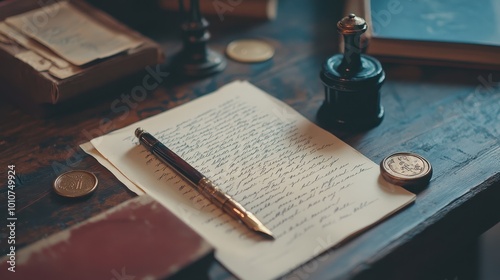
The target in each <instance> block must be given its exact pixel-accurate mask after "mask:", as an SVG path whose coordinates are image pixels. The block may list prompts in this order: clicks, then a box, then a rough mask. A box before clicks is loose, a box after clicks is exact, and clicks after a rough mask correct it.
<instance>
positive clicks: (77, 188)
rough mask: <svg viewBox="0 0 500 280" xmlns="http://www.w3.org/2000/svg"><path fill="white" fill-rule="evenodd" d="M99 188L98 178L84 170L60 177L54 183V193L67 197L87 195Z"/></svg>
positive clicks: (67, 173) (70, 172)
mask: <svg viewBox="0 0 500 280" xmlns="http://www.w3.org/2000/svg"><path fill="white" fill-rule="evenodd" d="M96 187H97V177H96V176H95V175H94V174H92V173H90V172H88V171H84V170H73V171H69V172H66V173H63V174H61V175H59V176H58V177H57V178H56V180H55V181H54V191H55V192H56V193H57V194H59V195H62V196H65V197H80V196H84V195H87V194H89V193H91V192H93V191H94V190H95V188H96Z"/></svg>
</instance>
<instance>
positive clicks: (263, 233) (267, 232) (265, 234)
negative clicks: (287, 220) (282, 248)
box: [255, 226, 274, 240]
mask: <svg viewBox="0 0 500 280" xmlns="http://www.w3.org/2000/svg"><path fill="white" fill-rule="evenodd" d="M255 232H257V233H258V234H259V235H260V236H262V237H264V238H265V239H269V240H274V236H273V233H272V232H271V231H270V230H269V229H268V228H266V227H264V226H263V227H260V228H259V229H255Z"/></svg>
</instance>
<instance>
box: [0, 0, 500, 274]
mask: <svg viewBox="0 0 500 280" xmlns="http://www.w3.org/2000/svg"><path fill="white" fill-rule="evenodd" d="M111 2H113V1H111ZM95 4H96V5H98V3H95ZM101 5H102V8H104V9H106V10H109V11H110V12H112V13H114V14H116V16H117V17H118V18H119V19H121V20H123V21H125V23H126V24H128V25H130V26H132V27H133V28H136V29H138V31H140V32H142V33H143V34H145V35H147V36H150V37H152V38H153V39H155V40H157V41H158V42H159V43H160V44H161V45H162V47H163V48H164V50H165V54H166V56H167V58H170V57H171V56H172V55H174V54H175V53H176V52H177V51H178V50H179V48H180V40H178V39H177V33H176V32H177V31H176V28H175V26H176V17H175V15H173V14H169V13H165V12H161V11H159V10H156V9H154V7H148V6H149V5H148V6H144V7H143V9H142V10H141V9H137V8H136V9H135V10H134V9H130V10H126V9H125V10H124V9H114V7H116V6H113V5H109V4H106V3H102V4H101ZM98 6H99V5H98ZM129 6H130V7H129ZM126 7H128V8H134V7H136V6H131V5H130V4H129V5H128V6H126ZM235 8H237V7H235ZM145 15H147V16H145ZM342 15H343V12H342V2H341V1H319V0H318V1H306V0H300V1H280V3H279V8H278V17H277V19H276V20H275V21H270V22H255V23H252V22H243V21H237V20H234V19H229V18H228V19H227V20H224V21H222V22H221V21H219V20H218V19H217V18H215V19H212V20H211V32H212V39H211V43H210V45H211V47H212V48H214V49H215V50H218V51H220V52H223V51H224V47H225V46H226V45H227V44H228V43H229V42H231V41H232V40H235V39H241V38H262V39H265V40H268V41H269V42H270V43H271V44H272V45H273V46H274V47H275V48H276V54H275V56H274V58H273V59H272V60H270V61H267V62H264V63H258V64H241V63H237V62H234V61H231V60H229V61H228V66H227V68H226V70H225V71H224V72H223V73H221V74H218V75H216V76H212V77H209V78H206V79H201V80H184V79H180V78H178V77H175V76H174V75H172V76H169V77H167V78H165V79H164V81H163V82H162V83H161V85H158V86H157V87H155V88H154V89H152V90H148V95H147V97H145V98H144V100H141V101H137V100H134V99H133V98H131V96H132V93H133V91H134V88H135V87H137V86H141V85H142V79H143V78H144V76H145V75H147V72H144V73H140V74H138V75H137V77H135V78H132V79H128V80H126V81H122V82H121V83H120V84H118V85H113V86H112V87H111V88H108V89H107V90H106V91H103V92H100V93H99V94H98V95H97V96H96V97H94V98H93V99H92V100H86V101H85V102H79V103H77V104H76V106H75V104H73V105H72V106H68V109H65V110H60V109H58V110H59V111H60V112H58V113H57V114H56V115H54V116H50V117H43V118H39V117H35V116H33V115H31V114H30V112H25V111H23V110H21V109H18V108H16V107H14V106H13V105H12V104H11V103H6V102H2V103H1V104H0V119H1V123H0V162H1V163H2V164H1V165H0V168H3V169H4V170H5V171H2V172H0V173H1V174H2V175H1V176H0V178H1V181H0V201H1V202H2V203H0V205H2V206H3V205H5V203H4V201H6V200H7V189H6V180H5V177H6V175H5V174H6V166H7V165H8V164H15V165H16V170H17V173H18V177H17V181H16V183H17V187H16V196H17V207H16V214H17V217H18V227H17V233H16V234H17V235H16V242H17V243H16V245H17V246H19V247H23V246H26V245H27V244H29V243H32V242H34V241H36V240H38V239H41V238H43V237H46V236H48V235H50V234H52V233H55V232H58V231H60V230H62V229H65V228H67V227H69V226H71V225H73V224H75V223H77V222H80V221H83V220H85V219H87V218H89V217H91V216H93V215H96V214H98V213H100V212H102V211H104V210H106V209H109V208H110V207H112V206H114V205H117V204H118V203H120V202H122V201H125V200H127V199H130V198H131V197H133V196H134V194H132V193H131V192H129V191H127V189H126V187H125V186H123V185H122V184H121V183H120V182H119V181H118V180H117V179H115V178H114V177H113V176H112V174H111V173H110V172H109V171H107V170H106V169H105V168H103V167H102V166H100V165H99V164H98V163H97V162H96V161H95V160H94V159H93V158H91V157H89V156H87V155H86V154H84V153H83V152H82V151H81V150H80V149H79V148H78V145H79V144H81V143H83V142H86V141H88V140H90V139H91V138H94V137H96V136H99V135H102V134H105V133H107V132H109V131H111V130H114V129H117V128H121V127H124V126H126V125H129V124H132V123H134V122H136V121H138V120H140V119H143V118H146V117H149V116H152V115H155V114H158V113H160V112H163V111H165V110H168V109H170V108H173V107H176V106H179V105H181V104H184V103H186V102H189V101H190V100H192V99H194V98H196V97H199V96H203V95H205V94H207V93H209V92H212V91H214V90H216V89H217V88H218V87H220V86H222V85H224V84H226V83H228V82H231V81H233V80H237V79H245V80H249V81H250V82H252V83H253V84H255V85H256V86H258V87H260V88H261V89H263V90H264V91H266V92H268V93H269V94H271V95H274V96H276V97H277V98H279V99H281V100H283V101H285V102H286V103H288V104H290V105H291V106H292V107H293V108H294V109H296V110H297V111H299V112H300V113H301V114H303V115H304V116H306V117H307V118H309V119H310V120H313V121H315V117H316V112H317V110H318V108H319V106H320V105H321V103H322V102H323V100H324V92H323V86H322V84H321V81H320V80H319V71H320V69H321V64H322V63H323V62H324V61H325V60H326V58H328V57H329V56H331V55H333V54H334V53H336V52H338V47H337V46H338V36H337V33H336V26H335V24H336V22H337V20H338V19H340V18H341V16H342ZM1 67H3V66H1ZM384 69H385V71H386V74H387V78H386V83H385V84H384V86H383V87H382V104H383V106H384V107H385V112H386V114H385V118H384V120H383V121H382V124H381V125H380V126H378V127H376V128H374V129H372V130H369V131H365V132H361V133H350V132H342V131H332V133H334V134H335V135H337V136H338V137H340V138H341V139H343V140H344V141H346V142H347V143H348V144H350V145H352V146H353V147H354V148H356V149H357V150H359V151H360V152H361V153H363V154H364V155H366V156H367V157H368V158H370V159H371V160H373V161H374V162H376V163H378V162H380V161H381V160H382V159H383V158H384V157H385V156H387V155H388V154H390V153H394V152H398V151H411V152H416V153H418V154H421V155H422V156H424V157H426V158H427V159H428V160H429V161H430V162H431V164H432V165H433V168H434V175H433V178H432V180H431V182H430V184H429V186H428V187H427V188H424V189H420V190H413V191H415V192H418V196H417V200H416V202H415V203H414V204H412V205H411V206H410V207H408V208H406V209H405V210H403V211H401V212H400V213H398V214H397V215H394V216H392V217H391V218H389V219H387V220H385V221H384V222H382V223H380V224H378V225H376V226H374V227H372V228H371V229H369V230H368V231H366V232H363V233H361V234H360V235H358V236H357V237H355V238H353V239H352V240H350V241H349V242H346V243H345V244H343V245H341V246H338V247H337V248H332V249H329V250H328V251H326V252H325V253H324V254H322V255H321V256H319V257H318V258H315V259H313V260H311V261H310V262H308V263H307V264H304V265H303V266H302V267H299V268H297V269H295V270H294V271H292V272H291V273H290V274H289V275H287V276H285V277H284V278H285V279H349V278H359V279H419V278H422V275H427V274H426V273H430V274H432V273H433V271H434V269H435V268H436V266H439V264H440V263H441V261H442V260H443V259H446V258H448V257H449V256H450V254H454V248H455V249H456V248H459V247H461V246H462V245H464V244H468V243H469V242H470V241H471V240H473V239H474V238H475V237H477V236H478V235H479V234H480V233H482V232H483V231H485V230H486V229H488V228H489V227H491V226H492V225H494V224H495V223H497V222H498V221H499V220H500V203H498V201H500V175H499V173H500V145H499V144H500V140H499V139H500V137H499V136H500V84H499V81H500V73H499V72H490V71H487V70H484V71H481V70H470V69H460V68H445V67H425V66H418V67H417V66H411V65H403V64H386V65H384ZM127 96H128V98H129V99H128V100H129V101H130V102H129V103H126V98H127ZM67 169H84V170H88V171H91V172H94V173H95V174H96V176H97V177H98V179H99V185H98V188H97V190H96V192H95V193H93V194H92V195H91V196H89V197H86V198H83V199H80V200H71V199H66V198H62V197H59V196H57V195H56V194H55V193H53V192H52V190H51V185H52V182H53V181H54V179H55V178H56V177H57V175H59V174H61V173H62V172H64V171H65V170H67ZM1 212H2V213H5V212H6V211H4V209H2V210H1ZM3 215H5V214H2V215H0V217H3ZM2 220H3V221H5V218H2ZM7 234H8V233H7V232H6V229H5V227H1V230H0V238H1V240H5V237H6V236H7ZM323 244H325V242H323V241H322V240H318V244H317V245H318V247H320V248H322V247H321V246H324V245H323ZM7 248H8V247H7V244H6V243H5V242H2V243H0V252H2V253H5V252H7ZM316 249H317V248H311V250H316ZM324 249H328V248H324ZM210 277H211V278H214V279H226V278H228V277H230V274H229V273H228V272H227V271H226V270H225V269H224V268H223V267H221V266H220V265H219V264H217V263H214V265H213V268H212V271H211V274H210Z"/></svg>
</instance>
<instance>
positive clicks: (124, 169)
mask: <svg viewBox="0 0 500 280" xmlns="http://www.w3.org/2000/svg"><path fill="white" fill-rule="evenodd" d="M139 126H140V127H143V128H144V129H145V130H146V131H149V132H150V133H152V134H154V135H155V136H156V137H157V138H158V139H159V140H160V141H161V142H163V143H164V144H165V145H166V146H167V147H169V148H170V149H172V150H173V151H174V152H176V153H177V154H178V155H180V156H181V157H182V158H184V159H185V160H186V161H187V162H189V163H190V164H192V165H193V166H194V167H196V168H197V169H198V170H199V171H201V172H202V173H203V174H205V175H206V176H207V177H208V178H211V179H212V181H214V182H215V183H216V184H217V185H218V186H219V187H220V188H221V189H223V190H224V191H225V192H227V193H228V194H229V195H231V196H233V197H234V198H235V199H236V200H237V201H238V202H240V203H241V204H242V205H244V206H245V208H247V209H248V210H250V211H251V212H253V213H254V214H255V215H256V216H257V217H258V218H259V219H260V220H261V221H262V222H263V223H264V224H265V225H266V226H267V227H268V228H269V229H271V231H273V233H274V235H275V237H276V240H275V241H263V240H262V239H259V238H258V237H257V236H255V235H254V234H253V233H252V232H251V231H249V230H248V229H246V228H245V227H244V226H242V225H241V224H238V223H237V222H235V221H234V220H233V219H231V218H229V217H228V216H227V215H225V214H224V213H222V211H220V210H219V209H217V208H215V207H214V206H213V205H212V204H210V203H209V202H208V201H207V200H206V199H204V198H203V197H202V196H200V195H199V194H197V193H196V192H195V191H194V190H193V189H192V188H191V187H190V186H189V185H188V184H187V183H186V182H184V181H183V180H181V178H180V177H178V176H176V175H175V173H173V172H172V171H171V170H170V169H169V168H168V167H166V166H164V165H163V164H162V163H160V162H159V161H158V160H157V159H156V158H154V157H153V156H152V155H151V154H150V153H148V152H147V151H146V150H145V149H144V148H142V147H141V146H139V145H137V140H136V139H135V137H134V130H135V128H137V127H139ZM91 143H92V144H93V145H94V147H95V148H96V149H97V150H98V151H99V152H100V154H101V155H102V156H103V157H104V158H106V159H107V160H108V161H109V162H110V163H111V165H113V166H114V167H116V169H117V170H119V172H121V173H122V174H123V175H125V176H126V177H127V178H128V179H129V180H130V181H132V182H134V183H135V184H136V185H137V186H138V187H140V188H141V189H143V190H144V191H145V192H147V193H149V194H151V195H152V196H153V197H155V198H156V199H158V200H159V201H160V202H161V203H162V204H163V205H165V206H166V207H167V208H169V209H170V210H171V211H172V212H174V213H175V214H176V215H178V216H179V217H180V218H181V219H183V220H184V221H185V222H186V223H187V224H189V225H190V226H191V227H193V228H194V229H195V230H196V231H197V232H198V233H200V234H201V235H202V236H203V237H204V238H206V239H207V240H208V241H209V242H210V243H212V244H213V245H214V246H215V247H216V249H217V257H218V258H219V260H220V261H221V262H222V263H223V264H224V265H226V266H227V267H228V268H229V269H230V270H232V271H233V272H234V273H235V274H236V275H238V276H239V277H241V278H252V279H269V278H275V277H277V276H280V275H282V274H284V273H286V272H287V271H289V270H291V269H293V268H294V267H296V266H298V265H300V264H302V263H304V262H306V261H307V260H309V259H310V258H312V257H314V256H316V255H318V254H319V253H321V251H318V250H313V249H311V248H315V247H316V243H317V241H316V240H317V238H318V237H322V238H323V237H325V236H326V237H328V238H327V240H328V241H329V242H330V244H327V245H328V246H333V245H335V244H338V243H339V242H341V241H342V240H344V239H345V238H347V237H349V236H351V235H352V234H354V233H356V232H359V231H360V230H362V229H363V228H366V227H368V226H370V225H371V224H373V223H375V222H377V221H379V220H381V219H383V218H384V217H386V216H388V215H390V214H391V213H393V212H395V211H397V210H398V209H400V208H402V207H403V206H405V205H407V204H408V203H410V202H411V201H413V200H414V198H415V196H414V195H413V194H411V193H409V192H407V191H405V190H404V189H401V188H399V187H396V186H392V185H389V184H387V183H384V182H383V181H382V180H379V170H378V166H377V165H376V164H375V163H373V162H371V161H370V160H369V159H367V158H365V157H364V156H363V155H361V154H360V153H359V152H357V151H356V150H354V149H352V148H351V147H350V146H348V145H347V144H345V143H343V142H342V141H341V140H339V139H338V138H336V137H335V136H333V135H331V134H329V133H328V132H326V131H324V130H322V129H321V128H319V127H317V126H316V125H314V124H313V123H311V122H310V121H308V120H307V119H305V118H304V117H302V116H301V115H300V114H298V113H297V112H295V111H293V109H291V108H290V107H288V106H287V105H285V104H283V103H281V102H280V101H278V100H276V99H274V98H272V97H271V96H269V95H267V94H266V93H264V92H262V91H260V90H258V89H257V88H255V87H253V86H252V85H250V84H248V83H244V82H235V83H232V84H230V85H228V86H226V87H223V88H222V89H220V90H219V91H217V92H216V93H213V94H210V95H207V96H205V97H202V98H199V99H197V100H195V101H193V102H190V103H188V104H186V105H183V106H180V107H178V108H176V109H173V110H170V111H168V112H165V113H163V114H160V115H158V116H155V117H153V118H150V119H146V120H143V121H141V122H139V123H137V124H134V125H132V126H129V127H126V128H124V129H121V130H119V131H116V132H113V133H111V134H108V135H106V136H103V137H100V138H97V139H94V140H92V141H91ZM108 166H109V165H108ZM111 169H113V168H111ZM115 172H117V171H115ZM326 249H328V248H327V247H326V248H323V250H326ZM284 255H286V257H283V256H284ZM277 259H279V260H280V261H276V260H277Z"/></svg>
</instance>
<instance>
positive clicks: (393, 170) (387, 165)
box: [380, 153, 432, 186]
mask: <svg viewBox="0 0 500 280" xmlns="http://www.w3.org/2000/svg"><path fill="white" fill-rule="evenodd" d="M380 172H381V174H382V177H383V178H384V179H385V180H386V181H387V182H389V183H392V184H395V185H399V186H423V185H427V184H428V183H429V181H430V179H431V177H432V166H431V164H430V163H429V161H427V160H426V159H425V158H424V157H422V156H420V155H418V154H414V153H395V154H392V155H390V156H388V157H386V158H384V159H383V160H382V161H381V162H380Z"/></svg>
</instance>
